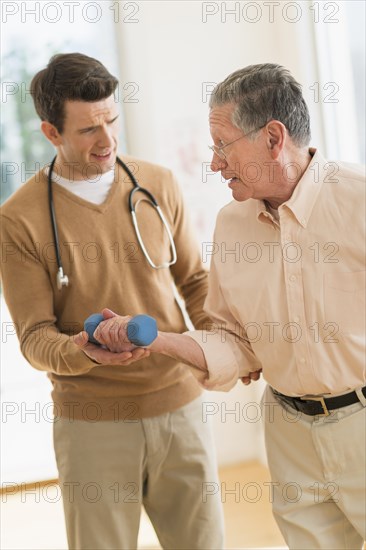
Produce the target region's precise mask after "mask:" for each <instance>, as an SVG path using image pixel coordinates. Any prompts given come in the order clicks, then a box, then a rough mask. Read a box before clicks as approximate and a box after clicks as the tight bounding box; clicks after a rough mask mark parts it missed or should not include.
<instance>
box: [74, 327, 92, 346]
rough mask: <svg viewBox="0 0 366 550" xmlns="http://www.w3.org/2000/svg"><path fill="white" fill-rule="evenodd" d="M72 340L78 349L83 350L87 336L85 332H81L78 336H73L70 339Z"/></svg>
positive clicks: (87, 339) (86, 342)
mask: <svg viewBox="0 0 366 550" xmlns="http://www.w3.org/2000/svg"><path fill="white" fill-rule="evenodd" d="M72 340H73V342H74V344H76V345H77V346H79V348H83V347H85V346H86V345H87V344H88V341H89V336H88V333H87V332H85V330H83V331H82V332H79V334H75V335H74V336H73V337H72Z"/></svg>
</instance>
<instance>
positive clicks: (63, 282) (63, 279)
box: [48, 157, 177, 289]
mask: <svg viewBox="0 0 366 550" xmlns="http://www.w3.org/2000/svg"><path fill="white" fill-rule="evenodd" d="M55 162H56V157H55V158H54V159H53V160H52V162H51V164H50V167H49V171H48V204H49V211H50V218H51V226H52V233H53V240H54V244H55V251H56V260H57V265H58V273H57V287H58V288H59V289H62V287H63V286H68V283H69V280H68V277H67V275H64V272H63V267H62V262H61V255H60V243H59V238H58V231H57V221H56V214H55V207H54V202H53V193H52V173H53V168H54V165H55ZM116 162H117V164H119V165H120V166H121V167H122V168H123V170H124V171H125V172H126V174H127V175H128V176H129V178H130V179H131V182H132V184H133V189H132V191H131V192H130V194H129V197H128V206H129V210H130V213H131V216H132V223H133V226H134V229H135V232H136V236H137V239H138V241H139V243H140V246H141V249H142V251H143V253H144V255H145V258H146V259H147V261H148V263H149V264H150V266H151V267H153V268H154V269H161V268H166V267H170V266H171V265H173V264H175V263H176V261H177V252H176V248H175V244H174V239H173V235H172V233H171V231H170V228H169V225H168V222H167V220H166V218H165V216H164V214H163V213H162V211H161V208H160V206H159V204H158V202H157V200H156V199H155V197H154V195H153V194H152V193H151V192H150V191H148V189H145V188H144V187H140V185H139V183H138V181H137V179H136V178H135V176H134V175H133V173H132V171H131V170H130V169H129V167H128V166H127V164H126V163H124V162H123V161H122V160H121V159H120V158H119V157H116ZM136 192H140V193H143V194H144V195H146V196H147V197H148V198H149V199H150V201H151V202H152V204H153V206H154V208H155V209H156V211H157V213H158V215H159V217H160V219H161V221H162V223H163V225H164V228H165V230H166V231H167V233H168V238H169V243H170V247H171V250H172V259H171V261H170V262H164V263H163V264H162V265H155V263H154V262H153V261H152V259H151V258H150V256H149V254H148V252H147V250H146V247H145V245H144V242H143V240H142V237H141V234H140V231H139V227H138V223H137V219H136V210H135V206H134V204H133V197H134V195H135V193H136ZM138 202H139V201H137V203H136V204H138Z"/></svg>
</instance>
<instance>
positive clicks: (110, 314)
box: [102, 307, 117, 319]
mask: <svg viewBox="0 0 366 550" xmlns="http://www.w3.org/2000/svg"><path fill="white" fill-rule="evenodd" d="M102 315H103V317H104V319H111V318H112V317H117V313H114V311H112V310H111V309H108V308H107V307H105V308H104V309H102Z"/></svg>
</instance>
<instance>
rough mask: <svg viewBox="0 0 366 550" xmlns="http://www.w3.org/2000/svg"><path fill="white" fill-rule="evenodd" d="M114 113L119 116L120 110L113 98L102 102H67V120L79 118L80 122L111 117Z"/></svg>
mask: <svg viewBox="0 0 366 550" xmlns="http://www.w3.org/2000/svg"><path fill="white" fill-rule="evenodd" d="M114 113H116V114H118V109H117V104H116V103H115V102H114V98H113V96H112V97H110V98H106V99H102V100H100V101H71V100H67V101H65V115H66V118H70V119H71V118H77V120H78V122H88V121H90V120H91V119H94V118H101V117H103V118H104V117H110V116H111V114H114Z"/></svg>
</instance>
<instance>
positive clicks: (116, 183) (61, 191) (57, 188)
mask: <svg viewBox="0 0 366 550" xmlns="http://www.w3.org/2000/svg"><path fill="white" fill-rule="evenodd" d="M115 170H116V173H115V176H114V179H113V183H112V185H111V188H110V190H109V191H108V195H107V197H106V199H105V200H104V201H103V202H102V203H101V204H95V203H94V202H90V201H87V200H86V199H83V198H81V197H79V196H78V195H75V193H72V191H69V190H68V189H65V187H63V186H62V185H59V184H58V183H57V182H52V189H53V192H54V194H55V195H62V196H64V197H65V198H66V199H67V200H71V201H72V202H75V203H76V204H79V205H80V206H84V207H85V208H89V209H90V210H95V211H97V212H100V213H101V214H104V213H105V212H106V211H107V210H108V208H109V206H110V205H111V203H112V201H113V199H114V197H115V195H116V193H117V190H118V188H119V187H120V186H121V185H122V182H124V181H125V179H126V178H124V179H123V178H122V177H121V170H122V167H121V166H119V164H118V163H117V162H116V165H115ZM41 174H42V177H43V179H44V183H45V185H48V176H47V175H46V174H45V172H44V170H41ZM126 177H127V178H128V180H129V177H128V175H127V174H126ZM91 185H92V184H91ZM131 185H132V184H131Z"/></svg>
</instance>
